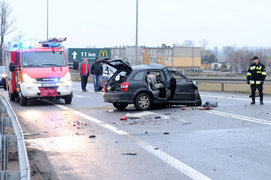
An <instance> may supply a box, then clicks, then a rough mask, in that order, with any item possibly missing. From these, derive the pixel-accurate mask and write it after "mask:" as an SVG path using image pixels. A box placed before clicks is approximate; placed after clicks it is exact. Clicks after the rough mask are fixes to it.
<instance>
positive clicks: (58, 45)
mask: <svg viewBox="0 0 271 180" xmlns="http://www.w3.org/2000/svg"><path fill="white" fill-rule="evenodd" d="M42 47H60V43H43V44H42Z"/></svg>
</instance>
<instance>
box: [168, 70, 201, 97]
mask: <svg viewBox="0 0 271 180" xmlns="http://www.w3.org/2000/svg"><path fill="white" fill-rule="evenodd" d="M170 73H171V75H172V76H173V77H174V78H175V79H176V90H175V95H174V100H180V101H195V99H196V98H197V97H196V90H197V89H198V87H197V84H196V83H195V82H194V81H192V80H190V79H188V78H187V77H185V76H184V75H182V74H181V73H179V72H177V71H174V70H170Z"/></svg>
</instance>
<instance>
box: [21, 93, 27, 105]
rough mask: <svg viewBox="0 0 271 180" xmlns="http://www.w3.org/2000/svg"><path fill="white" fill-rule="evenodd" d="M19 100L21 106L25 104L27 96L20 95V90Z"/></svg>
mask: <svg viewBox="0 0 271 180" xmlns="http://www.w3.org/2000/svg"><path fill="white" fill-rule="evenodd" d="M19 102H20V104H21V105H22V106H26V104H27V98H26V97H24V96H23V95H22V92H20V93H19Z"/></svg>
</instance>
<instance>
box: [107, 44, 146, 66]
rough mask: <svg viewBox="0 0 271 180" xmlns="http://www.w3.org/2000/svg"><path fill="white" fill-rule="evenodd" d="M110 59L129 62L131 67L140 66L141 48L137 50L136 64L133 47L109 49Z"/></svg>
mask: <svg viewBox="0 0 271 180" xmlns="http://www.w3.org/2000/svg"><path fill="white" fill-rule="evenodd" d="M110 52H111V58H113V59H121V60H125V61H127V62H129V63H130V64H131V65H137V64H142V59H143V54H142V52H143V47H138V48H137V53H138V55H137V58H138V62H136V56H135V53H136V49H135V46H123V47H114V48H110Z"/></svg>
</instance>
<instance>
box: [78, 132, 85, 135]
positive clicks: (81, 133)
mask: <svg viewBox="0 0 271 180" xmlns="http://www.w3.org/2000/svg"><path fill="white" fill-rule="evenodd" d="M76 135H84V133H83V132H79V133H78V132H77V133H76Z"/></svg>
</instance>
